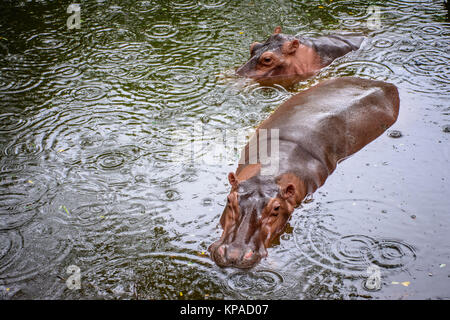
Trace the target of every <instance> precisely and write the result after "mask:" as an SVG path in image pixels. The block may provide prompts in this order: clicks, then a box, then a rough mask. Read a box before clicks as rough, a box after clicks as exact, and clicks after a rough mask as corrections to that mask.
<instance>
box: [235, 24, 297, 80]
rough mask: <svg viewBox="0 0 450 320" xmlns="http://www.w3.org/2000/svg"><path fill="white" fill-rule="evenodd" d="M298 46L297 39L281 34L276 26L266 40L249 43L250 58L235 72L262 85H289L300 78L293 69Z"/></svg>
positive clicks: (279, 28)
mask: <svg viewBox="0 0 450 320" xmlns="http://www.w3.org/2000/svg"><path fill="white" fill-rule="evenodd" d="M299 46H300V42H299V40H298V39H296V38H295V37H293V36H290V35H285V34H282V33H281V27H276V28H275V31H274V34H273V35H271V36H270V37H269V39H267V41H266V42H264V43H259V42H253V43H252V44H251V45H250V59H249V60H248V61H247V62H246V63H245V64H244V65H242V66H241V67H239V68H238V69H237V70H236V74H237V75H239V76H244V77H248V78H252V79H253V80H255V81H257V82H259V83H260V84H262V85H272V84H275V83H277V84H281V85H285V86H289V85H291V84H293V83H295V82H298V81H299V80H300V79H301V78H302V77H301V75H300V77H299V74H298V73H297V72H296V70H295V59H296V57H295V56H296V52H297V49H298V48H299Z"/></svg>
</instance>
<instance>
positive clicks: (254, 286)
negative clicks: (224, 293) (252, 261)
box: [226, 270, 284, 298]
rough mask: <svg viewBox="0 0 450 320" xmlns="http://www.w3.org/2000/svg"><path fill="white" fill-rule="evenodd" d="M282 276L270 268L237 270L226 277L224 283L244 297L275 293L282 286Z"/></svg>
mask: <svg viewBox="0 0 450 320" xmlns="http://www.w3.org/2000/svg"><path fill="white" fill-rule="evenodd" d="M283 282H284V279H283V277H282V276H281V275H280V274H278V273H277V272H275V271H272V270H257V271H253V270H252V271H237V272H234V273H232V274H230V275H229V276H228V277H227V279H226V285H227V286H228V288H229V289H230V290H232V291H234V292H238V293H239V294H241V295H242V296H244V297H245V298H254V297H264V296H268V295H273V294H275V293H276V292H277V291H278V290H280V288H281V287H282V285H283Z"/></svg>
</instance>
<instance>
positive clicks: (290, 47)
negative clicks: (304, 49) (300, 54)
mask: <svg viewBox="0 0 450 320" xmlns="http://www.w3.org/2000/svg"><path fill="white" fill-rule="evenodd" d="M299 45H300V42H299V41H298V39H294V40H292V41H287V42H286V44H285V45H284V46H283V51H284V52H285V53H287V54H294V53H295V52H296V51H297V49H298V47H299Z"/></svg>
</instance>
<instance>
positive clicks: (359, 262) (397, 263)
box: [294, 200, 416, 277]
mask: <svg viewBox="0 0 450 320" xmlns="http://www.w3.org/2000/svg"><path fill="white" fill-rule="evenodd" d="M349 211H350V212H349ZM368 216H370V218H371V219H373V220H374V222H373V223H371V224H370V225H371V226H374V228H375V227H376V229H381V230H383V232H388V231H389V232H391V233H392V234H393V235H395V234H396V231H397V230H396V229H395V228H396V227H397V228H400V226H399V225H396V224H398V223H402V224H403V225H402V226H401V227H405V226H406V225H407V224H406V223H405V222H400V221H403V220H405V221H407V220H409V219H410V218H409V216H408V215H407V214H405V212H403V211H402V210H399V209H397V208H395V207H391V206H389V205H386V204H384V203H382V202H378V201H366V200H341V201H334V202H327V203H326V204H325V205H324V206H323V207H322V206H320V205H317V206H316V208H314V209H313V210H308V211H307V213H306V214H305V216H304V217H302V219H300V220H299V221H298V224H297V225H296V227H295V229H294V239H295V243H296V246H297V248H298V249H299V250H300V251H301V253H302V255H304V256H305V257H306V258H307V259H308V260H309V261H311V262H313V263H314V264H316V265H319V266H321V267H323V268H325V269H329V270H332V271H333V272H337V273H339V274H344V275H346V276H358V277H365V276H366V274H365V273H366V270H367V268H368V267H369V266H370V265H372V264H375V265H377V266H379V267H380V268H382V270H384V271H383V272H386V271H387V270H392V271H399V270H403V269H405V268H407V267H408V266H409V265H410V264H411V263H412V262H414V260H415V259H416V249H415V248H414V247H413V246H411V245H410V244H408V243H407V242H405V241H403V240H397V239H392V238H385V237H379V236H372V235H371V233H373V231H372V230H369V231H367V232H368V233H367V234H362V233H351V232H352V230H354V231H360V232H361V231H366V230H365V229H367V228H363V227H361V225H362V223H363V222H362V221H365V223H367V217H368ZM387 217H389V220H390V221H389V223H391V224H394V225H390V226H389V228H387V227H386V223H388V222H387V220H386V219H387ZM338 219H339V223H337V222H336V220H338ZM341 220H343V221H341ZM345 220H348V221H345ZM358 220H360V221H358ZM334 225H340V226H341V227H340V228H342V229H343V230H338V229H337V228H336V227H334ZM342 231H344V232H349V233H347V234H344V235H342V234H341V232H342ZM402 234H404V233H402Z"/></svg>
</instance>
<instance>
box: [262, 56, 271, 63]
mask: <svg viewBox="0 0 450 320" xmlns="http://www.w3.org/2000/svg"><path fill="white" fill-rule="evenodd" d="M262 60H263V63H264V64H269V63H271V62H272V58H271V57H264V58H263V59H262Z"/></svg>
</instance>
